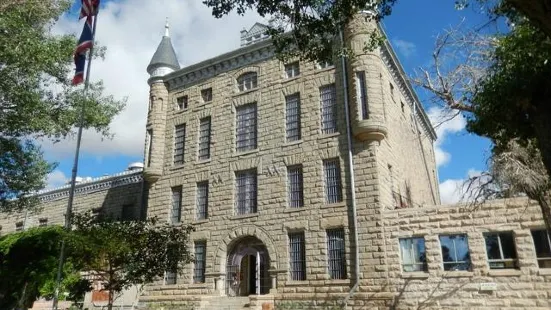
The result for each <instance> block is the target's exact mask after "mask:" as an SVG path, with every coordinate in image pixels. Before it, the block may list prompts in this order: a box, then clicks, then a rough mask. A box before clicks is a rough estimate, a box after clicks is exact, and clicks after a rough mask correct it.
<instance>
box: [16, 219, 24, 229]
mask: <svg viewBox="0 0 551 310" xmlns="http://www.w3.org/2000/svg"><path fill="white" fill-rule="evenodd" d="M22 230H23V221H20V222H17V223H15V231H22Z"/></svg>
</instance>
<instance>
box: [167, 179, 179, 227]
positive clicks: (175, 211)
mask: <svg viewBox="0 0 551 310" xmlns="http://www.w3.org/2000/svg"><path fill="white" fill-rule="evenodd" d="M181 217H182V186H176V187H173V188H172V206H171V208H170V218H169V220H170V223H171V224H178V223H180V220H181Z"/></svg>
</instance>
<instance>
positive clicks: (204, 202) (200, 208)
mask: <svg viewBox="0 0 551 310" xmlns="http://www.w3.org/2000/svg"><path fill="white" fill-rule="evenodd" d="M208 205H209V181H203V182H199V183H197V219H198V220H203V219H206V218H207V217H208Z"/></svg>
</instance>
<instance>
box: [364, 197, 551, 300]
mask: <svg viewBox="0 0 551 310" xmlns="http://www.w3.org/2000/svg"><path fill="white" fill-rule="evenodd" d="M381 225H382V226H383V230H384V235H383V236H382V237H383V238H384V239H385V243H386V247H385V255H386V256H387V266H386V268H385V272H384V273H382V274H380V277H382V278H384V283H385V286H386V287H385V286H382V287H381V288H380V290H381V291H382V292H387V295H388V297H389V300H388V303H389V304H390V305H392V306H393V307H394V309H458V308H460V309H550V308H551V299H550V297H551V270H549V269H545V268H539V267H538V263H537V260H536V253H535V248H534V243H533V239H532V236H531V229H541V228H543V227H544V222H543V220H542V214H541V211H540V209H539V206H538V205H537V204H535V203H533V202H529V201H527V200H526V199H510V200H496V201H491V202H489V203H487V204H485V205H482V206H479V207H472V206H465V205H454V206H437V207H424V208H418V209H404V210H395V211H385V212H384V213H383V221H382V223H381ZM486 232H513V235H514V242H515V248H516V252H517V256H518V262H519V269H506V270H497V269H489V265H488V261H487V254H486V248H485V242H484V237H483V234H484V233H486ZM457 233H464V234H467V236H468V245H469V250H470V253H471V262H472V271H444V270H443V267H442V254H441V248H440V241H439V235H441V234H457ZM411 236H416V237H424V238H425V247H426V256H427V264H428V272H426V273H425V272H402V267H401V261H400V260H401V257H400V248H399V241H398V239H399V238H403V237H411ZM372 250H373V251H375V250H376V249H372ZM366 276H367V278H366V279H365V280H363V281H362V283H366V284H367V285H368V283H369V282H371V281H372V279H371V277H372V275H370V274H368V275H366ZM482 283H485V284H488V283H489V284H490V286H493V285H494V284H495V286H496V289H495V290H493V291H485V290H483V289H481V284H482ZM368 288H369V286H366V287H365V288H364V287H362V288H361V291H363V292H365V293H366V296H368V297H369V296H370V294H369V293H368ZM388 293H391V294H388ZM373 295H374V296H376V295H377V294H376V293H373Z"/></svg>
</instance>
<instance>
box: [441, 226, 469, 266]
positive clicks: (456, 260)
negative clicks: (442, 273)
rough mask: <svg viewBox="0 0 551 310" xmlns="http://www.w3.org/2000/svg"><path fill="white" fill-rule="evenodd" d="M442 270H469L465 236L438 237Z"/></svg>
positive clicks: (467, 245) (467, 244)
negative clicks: (442, 264)
mask: <svg viewBox="0 0 551 310" xmlns="http://www.w3.org/2000/svg"><path fill="white" fill-rule="evenodd" d="M440 246H441V247H442V260H443V261H444V262H443V263H444V270H469V269H470V268H471V255H470V252H469V242H468V240H467V235H464V234H462V235H447V236H440Z"/></svg>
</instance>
